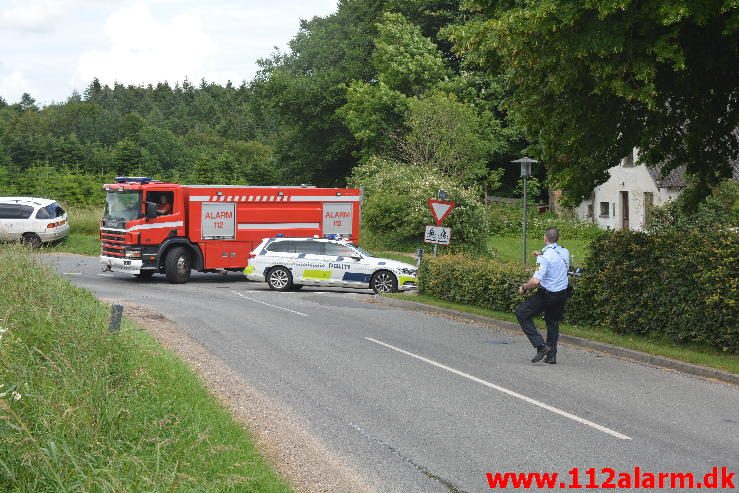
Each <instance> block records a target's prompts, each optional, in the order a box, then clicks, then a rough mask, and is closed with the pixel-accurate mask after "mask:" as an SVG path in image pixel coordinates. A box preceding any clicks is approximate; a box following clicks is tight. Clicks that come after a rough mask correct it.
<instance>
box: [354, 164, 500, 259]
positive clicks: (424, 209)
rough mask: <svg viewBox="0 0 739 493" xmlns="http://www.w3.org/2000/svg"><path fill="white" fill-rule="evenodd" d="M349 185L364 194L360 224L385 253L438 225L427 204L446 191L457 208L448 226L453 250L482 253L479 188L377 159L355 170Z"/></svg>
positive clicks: (434, 171) (427, 169)
mask: <svg viewBox="0 0 739 493" xmlns="http://www.w3.org/2000/svg"><path fill="white" fill-rule="evenodd" d="M350 183H351V185H352V186H356V187H362V188H364V193H365V200H364V204H363V206H362V223H363V225H364V226H365V227H366V228H367V229H368V230H369V231H370V232H372V233H373V234H374V235H375V236H376V237H377V238H382V239H383V242H384V243H385V245H384V246H385V247H388V248H391V247H392V246H393V244H394V243H395V244H398V243H408V242H421V241H422V240H423V234H424V231H425V227H426V225H430V224H434V221H433V217H432V216H431V212H430V211H429V209H428V205H427V203H426V201H427V200H428V199H429V198H435V197H436V194H437V192H438V190H440V189H443V190H445V191H446V192H447V194H448V199H449V200H451V201H454V202H455V204H456V207H455V208H454V210H453V211H452V213H451V214H450V215H449V217H448V218H447V220H446V221H445V222H444V226H445V227H450V228H452V244H453V246H455V247H460V246H462V247H466V248H469V249H477V250H479V249H482V248H484V244H485V240H486V238H487V225H486V223H485V216H484V213H483V208H482V203H481V200H480V197H481V191H480V190H478V189H477V188H474V187H464V186H462V184H461V183H459V182H458V181H457V180H455V179H454V178H451V177H449V176H446V175H444V174H442V173H441V172H440V171H438V170H437V169H435V168H430V167H425V166H415V165H409V164H406V163H400V162H397V161H391V160H386V159H381V158H376V157H375V158H371V159H370V160H368V161H367V162H366V163H364V164H362V165H360V166H358V167H356V168H355V169H354V171H353V173H352V177H351V181H350Z"/></svg>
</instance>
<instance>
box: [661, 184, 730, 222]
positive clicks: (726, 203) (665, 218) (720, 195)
mask: <svg viewBox="0 0 739 493" xmlns="http://www.w3.org/2000/svg"><path fill="white" fill-rule="evenodd" d="M685 200H688V199H687V198H684V197H682V196H681V197H680V198H678V199H677V200H673V201H670V202H668V203H667V204H665V205H663V206H662V207H656V208H655V209H654V210H653V211H652V217H651V219H650V221H649V225H648V229H649V231H650V232H652V233H660V232H664V231H669V230H671V229H675V228H677V229H688V228H696V227H708V228H712V227H714V226H717V225H724V226H729V227H732V228H737V227H739V183H737V182H735V181H732V180H727V181H724V182H722V183H721V184H719V186H717V187H716V188H715V189H714V191H713V193H712V194H711V195H709V196H708V197H706V200H705V201H703V202H701V203H700V204H699V205H698V208H697V210H695V211H694V212H689V211H688V210H687V204H686V203H685V202H684V201H685Z"/></svg>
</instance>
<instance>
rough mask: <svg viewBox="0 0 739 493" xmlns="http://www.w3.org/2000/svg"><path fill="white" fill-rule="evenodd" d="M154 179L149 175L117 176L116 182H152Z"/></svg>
mask: <svg viewBox="0 0 739 493" xmlns="http://www.w3.org/2000/svg"><path fill="white" fill-rule="evenodd" d="M152 181H153V179H152V178H149V177H148V176H116V177H115V182H116V183H150V182H152Z"/></svg>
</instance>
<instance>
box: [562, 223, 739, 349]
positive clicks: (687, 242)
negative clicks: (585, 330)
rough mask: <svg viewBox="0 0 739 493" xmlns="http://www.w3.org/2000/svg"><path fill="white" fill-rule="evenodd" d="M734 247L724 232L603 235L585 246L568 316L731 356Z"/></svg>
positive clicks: (738, 335) (735, 338)
mask: <svg viewBox="0 0 739 493" xmlns="http://www.w3.org/2000/svg"><path fill="white" fill-rule="evenodd" d="M738 240H739V235H738V234H737V233H736V231H732V230H731V229H729V228H715V229H704V228H701V229H692V230H682V231H679V230H671V231H665V232H663V233H661V234H659V235H648V234H645V233H640V232H633V231H620V232H615V233H611V234H608V235H604V236H602V237H600V238H598V239H596V240H595V241H594V242H593V243H592V245H591V247H592V252H593V253H592V254H591V255H590V257H588V258H587V259H586V261H585V275H584V276H583V277H582V278H581V279H580V282H579V283H578V289H577V295H576V296H575V298H574V299H573V300H572V302H571V304H570V307H569V310H568V317H569V319H571V320H573V321H575V322H578V323H584V324H589V325H602V326H606V327H609V328H611V329H613V330H614V331H616V332H620V333H624V334H642V335H645V334H654V335H665V336H667V337H669V338H671V339H673V340H675V341H677V342H697V343H703V344H709V345H711V346H713V347H716V348H719V349H721V350H723V351H726V352H729V353H736V352H737V351H739V329H737V300H739V292H738V290H737V282H738V281H737V279H738V278H739V276H738V274H739V272H738V270H739V269H737V263H738V262H739V241H738Z"/></svg>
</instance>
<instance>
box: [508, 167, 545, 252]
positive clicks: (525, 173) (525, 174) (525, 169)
mask: <svg viewBox="0 0 739 493" xmlns="http://www.w3.org/2000/svg"><path fill="white" fill-rule="evenodd" d="M537 162H538V161H536V160H535V159H531V158H530V157H528V156H526V157H522V158H521V159H516V160H515V161H511V163H517V164H520V165H521V178H523V265H526V219H527V216H528V214H527V212H528V201H527V197H526V194H527V188H528V182H527V178H528V177H529V176H531V165H532V164H534V163H537Z"/></svg>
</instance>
